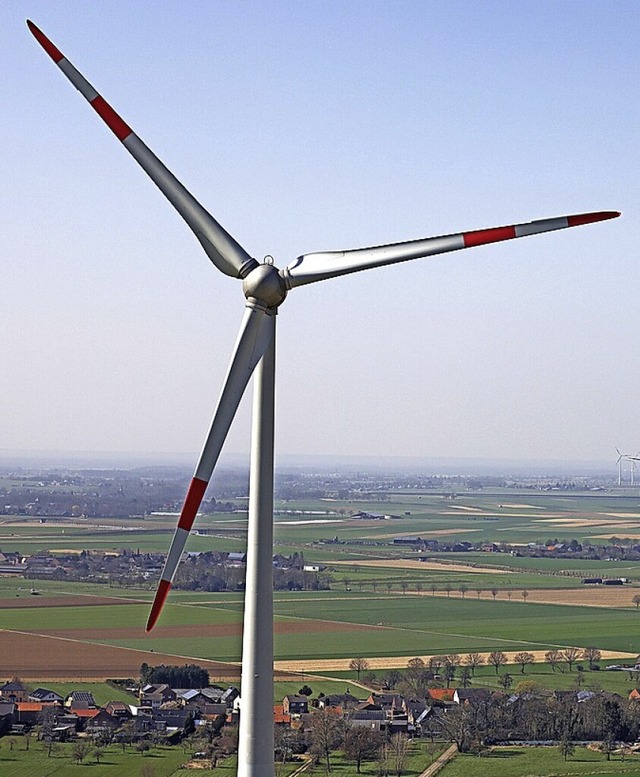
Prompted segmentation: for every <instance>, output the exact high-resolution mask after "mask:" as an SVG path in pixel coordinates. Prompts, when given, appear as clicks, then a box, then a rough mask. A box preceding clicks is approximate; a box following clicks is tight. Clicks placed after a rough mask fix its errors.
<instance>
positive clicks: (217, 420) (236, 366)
mask: <svg viewBox="0 0 640 777" xmlns="http://www.w3.org/2000/svg"><path fill="white" fill-rule="evenodd" d="M272 315H273V314H272V313H269V312H267V311H266V310H265V309H264V308H262V307H258V306H256V305H254V304H253V303H251V302H250V303H248V304H247V307H246V310H245V314H244V318H243V319H242V324H241V325H240V332H239V334H238V339H237V340H236V345H235V349H234V353H233V356H232V357H231V362H230V364H229V369H228V371H227V376H226V379H225V382H224V386H223V389H222V392H221V393H220V398H219V399H218V404H217V406H216V409H215V412H214V414H213V420H212V421H211V428H210V430H209V434H208V436H207V439H206V440H205V443H204V446H203V448H202V453H201V454H200V459H199V461H198V464H197V466H196V470H195V473H194V476H193V478H192V480H191V483H190V484H189V489H188V491H187V496H186V498H185V500H184V505H183V506H182V511H181V513H180V518H179V520H178V525H177V527H176V530H175V534H174V535H173V540H172V541H171V547H170V548H169V553H168V555H167V560H166V561H165V565H164V569H163V570H162V574H161V576H160V582H159V584H158V589H157V591H156V595H155V598H154V600H153V604H152V606H151V612H150V613H149V619H148V621H147V626H146V630H147V631H151V629H152V628H153V627H154V626H155V624H156V622H157V620H158V617H159V615H160V612H161V610H162V606H163V604H164V602H165V599H166V598H167V594H168V593H169V589H170V588H171V582H172V580H173V577H174V575H175V572H176V569H177V567H178V564H179V563H180V559H181V557H182V552H183V550H184V546H185V544H186V542H187V538H188V537H189V532H190V531H191V527H192V526H193V522H194V520H195V517H196V514H197V512H198V508H199V507H200V503H201V502H202V499H203V497H204V493H205V491H206V490H207V486H208V484H209V480H210V479H211V475H212V473H213V470H214V467H215V465H216V462H217V461H218V456H219V455H220V451H221V450H222V446H223V444H224V441H225V439H226V437H227V433H228V432H229V428H230V426H231V422H232V421H233V418H234V416H235V414H236V410H237V409H238V405H239V404H240V400H241V399H242V395H243V394H244V391H245V389H246V387H247V384H248V383H249V380H250V379H251V375H252V374H253V371H254V369H255V368H256V365H257V364H258V362H259V361H260V359H261V358H262V356H263V355H264V353H265V351H266V350H267V348H268V347H269V343H270V342H271V338H272V337H273V320H272Z"/></svg>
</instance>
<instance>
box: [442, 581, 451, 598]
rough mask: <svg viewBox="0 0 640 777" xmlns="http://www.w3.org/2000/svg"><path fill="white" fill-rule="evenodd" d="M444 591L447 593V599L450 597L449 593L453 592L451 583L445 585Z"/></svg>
mask: <svg viewBox="0 0 640 777" xmlns="http://www.w3.org/2000/svg"><path fill="white" fill-rule="evenodd" d="M444 590H445V591H446V592H447V599H448V598H449V596H450V595H451V591H453V586H452V585H451V583H445V584H444Z"/></svg>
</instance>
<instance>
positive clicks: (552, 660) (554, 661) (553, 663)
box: [544, 649, 562, 672]
mask: <svg viewBox="0 0 640 777" xmlns="http://www.w3.org/2000/svg"><path fill="white" fill-rule="evenodd" d="M544 660H545V661H546V662H547V663H548V664H549V666H550V667H551V669H552V671H554V672H555V671H556V668H558V667H559V665H560V661H562V653H561V652H560V651H559V650H555V649H554V650H547V652H546V653H545V654H544Z"/></svg>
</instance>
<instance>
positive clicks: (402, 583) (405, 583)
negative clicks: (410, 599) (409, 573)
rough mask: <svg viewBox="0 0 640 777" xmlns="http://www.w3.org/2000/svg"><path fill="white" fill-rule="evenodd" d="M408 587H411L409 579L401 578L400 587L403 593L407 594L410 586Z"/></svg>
mask: <svg viewBox="0 0 640 777" xmlns="http://www.w3.org/2000/svg"><path fill="white" fill-rule="evenodd" d="M408 587H409V583H407V581H406V580H401V581H400V588H401V589H402V593H403V594H406V593H407V588H408Z"/></svg>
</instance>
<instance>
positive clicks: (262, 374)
mask: <svg viewBox="0 0 640 777" xmlns="http://www.w3.org/2000/svg"><path fill="white" fill-rule="evenodd" d="M27 24H28V26H29V29H30V30H31V32H32V33H33V35H34V36H35V38H36V39H37V41H38V42H39V43H40V45H41V46H42V48H43V49H44V50H45V51H46V53H47V54H48V55H49V56H50V57H51V59H53V61H54V62H55V63H56V64H57V65H58V67H59V68H60V70H62V72H63V73H64V74H65V76H66V77H67V78H68V79H69V80H70V81H71V83H72V84H73V86H75V88H76V89H78V91H79V92H80V93H81V94H82V95H83V97H85V98H86V99H87V101H88V102H89V103H90V104H91V106H92V107H93V108H94V110H95V111H96V112H97V113H98V114H99V116H100V117H101V118H102V119H103V120H104V121H105V123H106V124H107V126H108V127H109V129H111V131H112V132H113V133H114V134H115V135H116V137H117V138H118V140H119V141H120V142H121V143H122V145H123V146H124V147H125V149H126V150H127V151H128V152H129V153H130V154H131V155H132V156H133V157H134V159H135V160H136V161H137V162H138V164H139V165H140V166H141V167H142V169H143V170H144V171H145V172H146V173H147V175H148V176H149V177H150V178H151V179H152V180H153V182H154V183H155V184H156V185H157V186H158V188H159V189H160V191H161V192H162V193H163V194H164V195H165V197H166V198H167V199H168V200H169V202H170V203H171V204H172V205H173V206H174V208H175V209H176V210H177V211H178V213H179V214H180V215H181V216H182V218H183V219H184V220H185V221H186V222H187V224H188V226H189V227H190V228H191V229H192V230H193V232H194V233H195V235H196V237H197V239H198V240H199V241H200V243H201V244H202V247H203V248H204V251H205V253H206V254H207V256H208V257H209V259H210V260H211V261H212V262H213V264H214V265H215V266H216V267H217V268H218V270H220V272H222V273H224V274H225V275H229V276H231V277H232V278H237V279H240V280H242V288H243V292H244V296H245V300H246V301H245V303H244V307H245V310H244V317H243V319H242V323H241V325H240V332H239V334H238V339H237V341H236V344H235V348H234V351H233V355H232V357H231V362H230V365H229V369H228V372H227V376H226V378H225V382H224V385H223V387H222V391H221V393H220V398H219V399H218V405H217V407H216V410H215V412H214V415H213V420H212V423H211V428H210V430H209V434H208V436H207V438H206V441H205V443H204V447H203V449H202V453H201V455H200V459H199V461H198V464H197V466H196V469H195V472H194V475H193V478H192V480H191V483H190V485H189V488H188V491H187V495H186V499H185V502H184V506H183V508H182V512H181V513H180V518H179V520H178V526H177V528H176V531H175V534H174V537H173V540H172V542H171V547H170V548H169V553H168V556H167V560H166V563H165V566H164V569H163V571H162V575H161V578H160V583H159V585H158V590H157V592H156V596H155V599H154V602H153V605H152V607H151V612H150V615H149V620H148V622H147V631H149V630H151V629H152V628H153V627H154V625H155V623H156V622H157V620H158V617H159V615H160V611H161V609H162V606H163V604H164V602H165V599H166V597H167V594H168V593H169V589H170V588H171V583H172V581H173V577H174V575H175V572H176V569H177V567H178V564H179V562H180V559H181V557H182V552H183V549H184V546H185V543H186V541H187V538H188V536H189V532H190V530H191V527H192V525H193V522H194V520H195V517H196V514H197V512H198V508H199V506H200V503H201V501H202V499H203V497H204V493H205V490H206V488H207V485H208V483H209V480H210V478H211V476H212V473H213V470H214V467H215V466H216V462H217V461H218V456H219V454H220V451H221V449H222V446H223V443H224V441H225V438H226V436H227V432H228V431H229V427H230V426H231V422H232V421H233V418H234V416H235V414H236V411H237V409H238V405H239V403H240V400H241V398H242V395H243V394H244V391H245V389H246V387H247V384H248V383H249V380H250V378H251V375H252V374H253V372H254V370H255V372H256V378H255V381H254V404H253V424H252V446H251V477H250V489H249V528H248V540H247V579H246V593H245V611H244V634H243V645H242V705H241V709H240V736H239V740H240V741H239V747H238V774H239V775H240V777H273V773H274V760H273V569H272V567H273V560H272V559H273V431H274V391H275V334H276V314H277V312H278V310H279V308H280V306H281V305H282V303H283V302H284V301H285V299H286V296H287V294H288V293H289V291H291V290H292V289H295V288H297V287H298V286H303V285H305V284H308V283H315V282H316V281H321V280H326V279H328V278H336V277H338V276H341V275H346V274H348V273H354V272H359V271H360V270H368V269H372V268H374V267H382V266H384V265H389V264H396V263H397V262H406V261H408V260H410V259H420V258H422V257H426V256H434V255H435V254H441V253H445V252H448V251H458V250H461V249H464V248H471V247H473V246H479V245H484V244H486V243H495V242H498V241H502V240H510V239H512V238H519V237H526V236H528V235H535V234H538V233H541V232H549V231H551V230H556V229H566V228H567V227H576V226H580V225H582V224H590V223H592V222H595V221H603V220H605V219H612V218H616V217H617V216H619V215H620V214H619V213H618V212H617V211H601V212H597V213H583V214H579V215H574V216H561V217H559V218H551V219H544V220H541V221H531V222H527V223H524V224H512V225H510V226H505V227H494V228H492V229H480V230H473V231H469V232H458V233H456V234H452V235H444V236H441V237H429V238H424V239H421V240H410V241H407V242H403V243H393V244H389V245H381V246H375V247H372V248H360V249H354V250H348V251H323V252H319V253H308V254H302V255H301V256H299V257H298V258H297V259H294V260H293V261H292V262H290V263H289V264H288V265H287V266H286V267H284V268H283V269H281V270H278V268H276V267H275V266H274V265H273V264H272V263H270V262H265V263H263V264H260V263H259V262H257V261H256V260H255V259H254V258H253V257H251V256H250V255H249V254H248V253H247V252H246V251H245V249H244V248H242V246H241V245H240V244H239V243H238V242H236V240H235V239H234V238H233V237H232V236H231V235H230V234H229V233H228V232H226V231H225V229H224V228H223V227H222V226H221V225H220V224H219V223H218V222H217V221H216V220H215V219H214V218H213V216H211V214H210V213H208V212H207V211H206V210H205V209H204V208H203V207H202V205H201V204H200V203H199V202H198V201H197V200H196V199H195V198H194V197H193V196H192V195H191V194H190V192H188V191H187V189H185V187H184V186H183V185H182V184H181V183H180V182H179V181H178V180H177V179H176V178H175V177H174V175H173V174H172V173H171V172H170V171H169V170H168V169H167V168H166V167H165V166H164V164H163V163H162V162H161V161H160V160H159V159H158V158H157V157H156V156H155V154H154V153H153V152H152V151H151V150H150V149H149V148H148V147H147V146H146V145H145V144H144V143H143V142H142V140H140V138H139V137H138V136H137V135H136V134H135V133H134V132H133V130H132V129H131V128H130V127H129V125H128V124H127V123H126V122H125V121H124V120H123V119H122V118H121V117H120V116H119V115H118V114H117V113H116V112H115V111H114V109H113V108H112V107H111V106H110V105H109V103H107V102H106V100H105V99H104V98H103V97H101V96H100V95H99V94H98V92H96V90H95V89H94V88H93V86H91V84H90V83H89V82H88V81H87V80H86V79H85V78H84V76H83V75H82V74H81V73H80V72H79V71H78V70H77V69H76V68H75V67H74V66H73V65H72V64H71V62H69V60H68V59H67V58H66V57H65V56H64V55H63V54H62V52H61V51H60V50H59V49H58V48H57V47H56V46H55V45H54V44H53V43H52V42H51V41H50V40H49V39H48V38H47V37H46V36H45V35H44V34H43V33H42V32H41V31H40V30H39V29H38V28H37V27H36V26H35V24H33V23H32V22H27ZM294 412H295V410H294Z"/></svg>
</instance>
